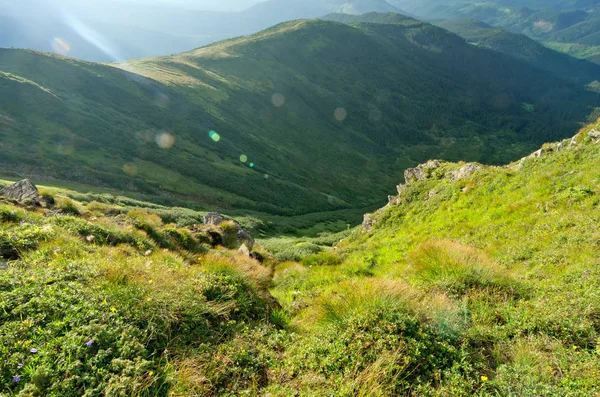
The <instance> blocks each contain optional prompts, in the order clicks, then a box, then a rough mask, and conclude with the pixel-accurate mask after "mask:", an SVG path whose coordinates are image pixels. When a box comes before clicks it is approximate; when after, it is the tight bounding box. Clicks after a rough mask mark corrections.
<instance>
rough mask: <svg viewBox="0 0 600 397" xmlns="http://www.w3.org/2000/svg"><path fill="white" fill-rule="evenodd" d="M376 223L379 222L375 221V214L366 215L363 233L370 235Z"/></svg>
mask: <svg viewBox="0 0 600 397" xmlns="http://www.w3.org/2000/svg"><path fill="white" fill-rule="evenodd" d="M376 223H377V221H376V220H375V219H373V214H365V216H364V218H363V223H362V230H363V233H369V232H370V231H371V230H373V226H375V224H376Z"/></svg>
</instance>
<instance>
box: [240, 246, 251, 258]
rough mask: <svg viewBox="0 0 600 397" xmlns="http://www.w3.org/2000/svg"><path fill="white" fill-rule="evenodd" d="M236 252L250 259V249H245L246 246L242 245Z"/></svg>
mask: <svg viewBox="0 0 600 397" xmlns="http://www.w3.org/2000/svg"><path fill="white" fill-rule="evenodd" d="M238 251H239V252H240V253H242V254H244V256H247V257H248V258H250V249H249V248H248V247H246V244H242V246H241V247H240V249H239V250H238Z"/></svg>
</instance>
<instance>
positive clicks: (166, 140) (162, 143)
mask: <svg viewBox="0 0 600 397" xmlns="http://www.w3.org/2000/svg"><path fill="white" fill-rule="evenodd" d="M154 141H155V142H156V144H157V145H158V147H159V148H161V149H170V148H172V147H173V145H174V144H175V137H174V136H173V135H172V134H170V133H168V132H159V133H157V134H156V135H155V136H154Z"/></svg>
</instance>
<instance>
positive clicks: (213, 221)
mask: <svg viewBox="0 0 600 397" xmlns="http://www.w3.org/2000/svg"><path fill="white" fill-rule="evenodd" d="M223 222H225V218H224V217H223V215H221V214H219V213H218V212H209V213H208V214H206V215H204V224H205V225H220V224H221V223H223Z"/></svg>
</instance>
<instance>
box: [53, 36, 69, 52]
mask: <svg viewBox="0 0 600 397" xmlns="http://www.w3.org/2000/svg"><path fill="white" fill-rule="evenodd" d="M52 49H53V50H54V52H56V53H57V54H60V55H67V54H68V53H69V52H71V46H70V45H69V43H67V42H66V41H64V40H63V39H61V38H58V37H55V38H54V40H52Z"/></svg>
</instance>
